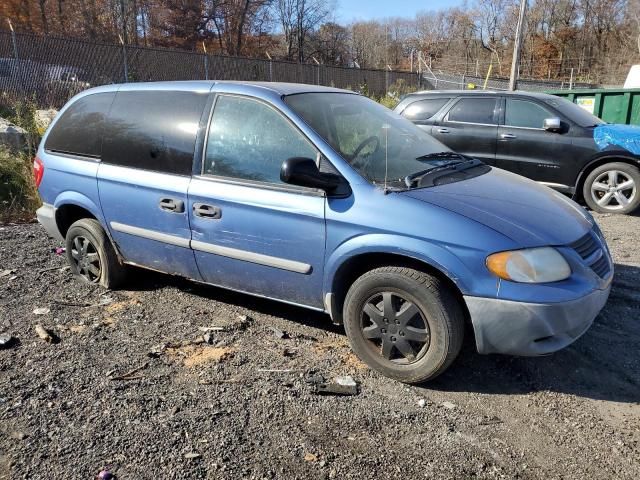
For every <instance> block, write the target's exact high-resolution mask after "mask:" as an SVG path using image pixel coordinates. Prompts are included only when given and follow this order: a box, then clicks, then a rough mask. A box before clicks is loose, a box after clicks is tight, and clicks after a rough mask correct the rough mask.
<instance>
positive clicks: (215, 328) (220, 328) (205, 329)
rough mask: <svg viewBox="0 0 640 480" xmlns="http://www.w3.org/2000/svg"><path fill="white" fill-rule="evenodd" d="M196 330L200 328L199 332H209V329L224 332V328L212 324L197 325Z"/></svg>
mask: <svg viewBox="0 0 640 480" xmlns="http://www.w3.org/2000/svg"><path fill="white" fill-rule="evenodd" d="M198 330H200V331H201V332H210V331H214V332H224V330H225V328H224V327H218V326H216V325H214V326H212V327H198Z"/></svg>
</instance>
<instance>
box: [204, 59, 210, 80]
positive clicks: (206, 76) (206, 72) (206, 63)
mask: <svg viewBox="0 0 640 480" xmlns="http://www.w3.org/2000/svg"><path fill="white" fill-rule="evenodd" d="M204 79H205V80H209V55H207V54H206V53H205V54H204Z"/></svg>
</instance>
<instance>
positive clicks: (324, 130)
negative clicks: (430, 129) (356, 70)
mask: <svg viewBox="0 0 640 480" xmlns="http://www.w3.org/2000/svg"><path fill="white" fill-rule="evenodd" d="M284 100H285V102H286V103H287V105H289V106H290V107H291V109H292V110H294V111H295V112H296V113H297V114H298V115H299V116H300V117H301V118H302V119H303V120H304V121H305V122H306V123H307V124H308V125H309V126H310V127H311V128H313V129H314V130H315V131H316V132H317V133H318V135H320V136H321V137H323V138H324V140H326V142H327V143H328V144H329V145H330V146H331V147H332V148H333V149H334V150H335V151H336V152H337V153H338V154H339V155H340V156H341V157H342V158H344V160H345V161H346V162H347V163H349V165H351V167H352V168H353V169H354V170H356V171H357V172H358V173H359V174H360V175H362V176H363V177H365V178H366V179H367V180H369V181H371V182H373V183H375V184H382V183H384V181H385V177H386V179H387V184H388V185H389V186H392V187H394V188H400V189H403V188H407V187H406V177H407V176H410V175H413V174H416V173H418V172H422V171H424V170H425V169H429V168H432V167H438V166H443V165H445V164H447V163H450V162H451V161H452V159H454V160H460V158H459V156H457V154H455V153H453V152H451V150H449V149H448V148H447V147H446V146H444V145H443V144H442V143H440V142H438V141H437V140H436V139H435V138H433V137H432V136H430V135H428V134H427V133H425V132H424V130H422V129H420V128H419V127H417V126H416V125H414V124H413V123H411V122H410V121H409V120H407V119H406V118H403V117H401V116H400V115H398V114H396V113H394V112H392V111H391V110H389V109H388V108H386V107H383V106H382V105H380V104H378V103H376V102H374V101H373V100H370V99H368V98H366V97H363V96H361V95H355V94H349V93H326V92H325V93H300V94H294V95H288V96H286V97H285V99H284Z"/></svg>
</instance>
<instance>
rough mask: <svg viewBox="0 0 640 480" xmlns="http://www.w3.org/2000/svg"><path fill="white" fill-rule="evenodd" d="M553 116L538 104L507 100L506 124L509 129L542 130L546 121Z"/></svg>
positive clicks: (512, 99)
mask: <svg viewBox="0 0 640 480" xmlns="http://www.w3.org/2000/svg"><path fill="white" fill-rule="evenodd" d="M553 116H554V115H553V114H552V113H550V112H549V110H547V109H546V108H543V107H541V106H540V105H538V104H537V103H533V102H530V101H528V100H516V99H514V98H507V104H506V106H505V112H504V124H505V125H506V126H508V127H526V128H542V126H543V124H544V119H545V118H549V117H553Z"/></svg>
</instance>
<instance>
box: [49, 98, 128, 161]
mask: <svg viewBox="0 0 640 480" xmlns="http://www.w3.org/2000/svg"><path fill="white" fill-rule="evenodd" d="M114 96H115V92H109V93H94V94H92V95H87V96H86V97H82V98H81V99H79V100H77V101H76V102H74V103H73V104H72V105H70V106H69V108H67V109H66V110H65V111H64V113H63V114H62V116H61V117H60V118H59V119H58V120H57V121H56V123H55V125H54V126H53V129H52V130H51V132H50V133H49V135H48V136H47V142H46V143H45V145H44V148H45V149H46V150H49V151H52V152H58V153H71V154H75V155H83V156H88V157H94V158H99V157H100V150H101V148H100V147H101V143H102V137H101V134H102V131H103V128H104V122H105V118H106V116H107V112H108V111H109V107H110V106H111V103H112V102H113V97H114Z"/></svg>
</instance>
